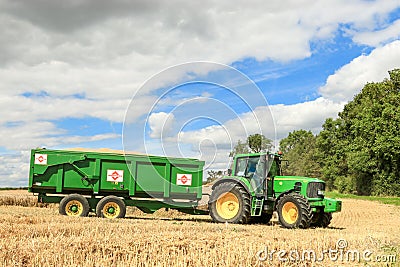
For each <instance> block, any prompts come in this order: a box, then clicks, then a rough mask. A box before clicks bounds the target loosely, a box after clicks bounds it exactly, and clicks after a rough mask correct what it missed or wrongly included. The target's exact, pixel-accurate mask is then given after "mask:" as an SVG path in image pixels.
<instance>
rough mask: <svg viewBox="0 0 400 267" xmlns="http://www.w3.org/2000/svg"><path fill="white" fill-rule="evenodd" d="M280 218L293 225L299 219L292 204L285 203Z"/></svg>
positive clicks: (296, 210)
mask: <svg viewBox="0 0 400 267" xmlns="http://www.w3.org/2000/svg"><path fill="white" fill-rule="evenodd" d="M282 217H283V219H284V220H285V221H286V222H287V223H289V224H294V223H295V222H296V221H297V219H298V218H299V211H298V209H297V206H296V205H295V204H294V203H293V202H286V203H285V204H284V205H283V207H282Z"/></svg>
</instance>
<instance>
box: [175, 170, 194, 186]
mask: <svg viewBox="0 0 400 267" xmlns="http://www.w3.org/2000/svg"><path fill="white" fill-rule="evenodd" d="M176 184H177V185H186V186H190V185H192V175H191V174H179V173H178V174H177V175H176Z"/></svg>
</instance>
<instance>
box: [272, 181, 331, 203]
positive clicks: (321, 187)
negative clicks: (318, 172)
mask: <svg viewBox="0 0 400 267" xmlns="http://www.w3.org/2000/svg"><path fill="white" fill-rule="evenodd" d="M295 188H296V189H295ZM293 189H295V190H299V191H301V193H302V195H304V196H307V197H309V198H317V197H321V196H322V195H323V194H324V193H323V192H324V191H325V182H324V181H322V180H321V179H318V178H310V177H303V176H275V178H274V191H275V194H276V195H277V196H278V195H280V194H281V193H284V192H288V191H291V190H293Z"/></svg>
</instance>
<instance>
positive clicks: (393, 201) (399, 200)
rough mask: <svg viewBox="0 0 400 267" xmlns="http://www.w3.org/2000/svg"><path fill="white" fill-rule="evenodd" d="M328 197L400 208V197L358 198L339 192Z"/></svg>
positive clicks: (330, 193)
mask: <svg viewBox="0 0 400 267" xmlns="http://www.w3.org/2000/svg"><path fill="white" fill-rule="evenodd" d="M326 196H327V197H331V198H351V199H362V200H370V201H378V202H381V203H383V204H390V205H396V206H400V197H378V196H357V195H353V194H342V193H338V192H326Z"/></svg>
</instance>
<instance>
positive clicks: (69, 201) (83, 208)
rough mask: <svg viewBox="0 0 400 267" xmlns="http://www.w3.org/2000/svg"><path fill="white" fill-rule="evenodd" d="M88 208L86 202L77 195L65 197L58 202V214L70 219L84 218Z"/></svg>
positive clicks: (82, 197)
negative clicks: (70, 217)
mask: <svg viewBox="0 0 400 267" xmlns="http://www.w3.org/2000/svg"><path fill="white" fill-rule="evenodd" d="M89 211H90V206H89V202H88V200H87V199H86V198H85V197H84V196H82V195H79V194H71V195H68V196H65V197H64V198H63V199H62V200H61V201H60V206H59V212H60V214H61V215H67V216H72V217H86V216H87V215H88V214H89Z"/></svg>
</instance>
